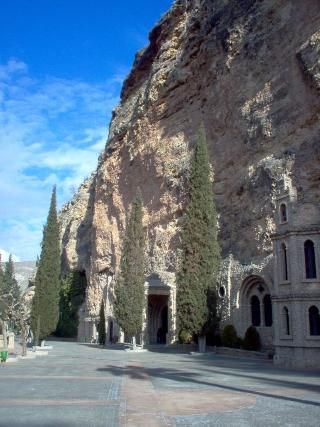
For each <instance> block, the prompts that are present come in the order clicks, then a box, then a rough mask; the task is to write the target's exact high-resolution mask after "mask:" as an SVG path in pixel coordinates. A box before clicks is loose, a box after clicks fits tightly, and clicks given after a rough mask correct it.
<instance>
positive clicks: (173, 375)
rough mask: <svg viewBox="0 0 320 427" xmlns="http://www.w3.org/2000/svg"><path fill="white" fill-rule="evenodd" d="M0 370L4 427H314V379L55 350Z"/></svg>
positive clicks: (248, 366)
mask: <svg viewBox="0 0 320 427" xmlns="http://www.w3.org/2000/svg"><path fill="white" fill-rule="evenodd" d="M52 344H53V347H54V348H53V350H51V351H50V352H49V355H48V356H47V357H41V358H36V359H32V360H23V361H19V362H17V363H15V364H7V365H6V364H2V365H1V366H0V389H1V394H0V426H1V427H22V426H23V427H26V426H30V427H38V426H45V427H47V426H48V427H82V426H83V427H90V426H92V427H100V426H108V427H109V426H110V427H111V426H139V427H140V426H148V427H153V426H228V427H229V426H240V427H241V426H268V427H270V426H278V425H280V426H305V427H307V426H319V425H320V371H297V370H296V371H293V370H291V371H289V370H281V369H279V368H274V367H273V366H272V364H271V362H268V361H254V360H249V359H244V358H242V359H237V358H231V357H227V356H222V355H219V356H218V355H213V354H205V355H190V354H186V353H174V352H173V351H170V350H164V349H163V348H161V347H159V349H153V351H149V352H146V353H127V352H125V351H123V350H120V349H111V348H108V349H102V348H99V347H97V346H95V345H91V344H79V343H71V342H58V341H57V342H53V343H52Z"/></svg>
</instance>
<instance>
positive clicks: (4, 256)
mask: <svg viewBox="0 0 320 427" xmlns="http://www.w3.org/2000/svg"><path fill="white" fill-rule="evenodd" d="M0 255H1V262H7V261H8V259H9V255H10V254H9V252H7V251H5V250H4V249H0ZM11 255H12V260H13V261H14V262H18V261H20V259H19V257H17V256H16V255H14V254H11Z"/></svg>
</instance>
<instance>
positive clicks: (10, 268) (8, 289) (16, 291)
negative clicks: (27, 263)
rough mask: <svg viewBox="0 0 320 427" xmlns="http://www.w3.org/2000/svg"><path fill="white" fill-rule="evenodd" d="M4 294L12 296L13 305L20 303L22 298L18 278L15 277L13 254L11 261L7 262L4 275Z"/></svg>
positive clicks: (10, 256)
mask: <svg viewBox="0 0 320 427" xmlns="http://www.w3.org/2000/svg"><path fill="white" fill-rule="evenodd" d="M3 292H4V293H7V294H8V295H10V298H11V302H12V304H17V303H18V301H19V299H20V296H21V290H20V287H19V285H18V282H17V280H16V278H15V277H14V264H13V260H12V255H11V254H10V255H9V260H8V261H7V262H6V265H5V269H4V273H3Z"/></svg>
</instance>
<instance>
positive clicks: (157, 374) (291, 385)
mask: <svg viewBox="0 0 320 427" xmlns="http://www.w3.org/2000/svg"><path fill="white" fill-rule="evenodd" d="M132 363H133V364H132V365H127V366H125V367H119V366H114V365H110V366H107V367H105V368H98V369H97V371H99V372H108V373H110V374H112V375H114V376H123V375H126V376H128V377H130V378H132V379H135V380H147V379H150V380H152V379H153V378H154V379H157V378H161V379H166V380H170V381H173V382H181V383H190V385H198V386H201V387H203V386H205V387H206V388H212V389H214V388H218V389H223V390H227V391H232V392H239V393H248V394H253V395H255V396H261V397H267V398H272V399H276V400H282V401H289V402H295V403H299V404H304V405H313V406H317V407H320V401H319V402H316V401H311V400H305V399H299V398H296V397H291V396H282V395H279V394H272V393H268V392H264V391H258V390H255V389H253V388H254V387H257V386H258V387H259V385H260V384H264V385H272V386H275V387H280V388H281V387H284V388H288V389H291V390H292V391H294V390H299V391H305V392H313V393H318V394H319V395H320V385H311V384H301V383H297V382H291V381H285V380H279V379H274V378H272V379H267V378H263V377H262V378H261V377H256V379H258V380H259V381H260V384H255V385H252V388H248V387H246V386H245V385H244V386H243V387H242V386H231V385H226V384H221V383H219V382H218V381H214V379H215V378H213V381H206V380H203V379H200V376H199V374H197V373H193V372H185V371H181V370H177V369H172V368H144V367H139V366H135V365H134V362H132ZM214 373H215V372H214ZM218 373H219V372H218ZM223 375H228V376H229V377H232V376H233V373H232V372H230V371H229V372H227V373H224V374H223ZM243 376H244V377H245V375H243ZM207 377H208V375H207ZM248 378H251V379H252V377H250V376H248ZM276 392H277V390H276ZM280 392H283V390H280ZM288 393H290V390H289V391H288Z"/></svg>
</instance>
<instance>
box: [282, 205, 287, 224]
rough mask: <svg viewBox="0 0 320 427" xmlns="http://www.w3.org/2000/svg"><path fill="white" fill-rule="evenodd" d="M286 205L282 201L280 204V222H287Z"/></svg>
mask: <svg viewBox="0 0 320 427" xmlns="http://www.w3.org/2000/svg"><path fill="white" fill-rule="evenodd" d="M287 220H288V216H287V206H286V205H285V204H284V203H281V205H280V222H287Z"/></svg>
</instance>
